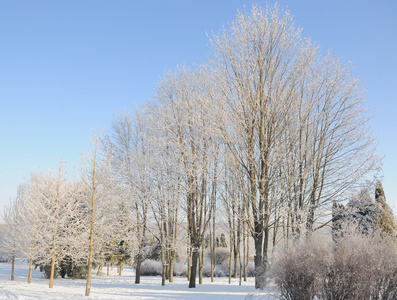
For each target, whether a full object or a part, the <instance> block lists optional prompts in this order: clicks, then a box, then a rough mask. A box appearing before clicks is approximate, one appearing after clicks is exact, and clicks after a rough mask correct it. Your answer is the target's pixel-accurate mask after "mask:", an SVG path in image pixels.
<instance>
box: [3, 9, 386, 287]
mask: <svg viewBox="0 0 397 300" xmlns="http://www.w3.org/2000/svg"><path fill="white" fill-rule="evenodd" d="M210 41H211V44H212V50H213V55H212V56H211V58H210V59H209V60H208V62H206V63H204V64H202V65H200V66H199V67H197V68H195V69H194V70H189V69H188V68H186V67H180V68H178V69H177V70H176V71H174V72H170V73H168V74H167V75H165V76H164V77H163V79H162V80H160V82H159V83H158V87H157V90H156V94H155V98H154V100H153V101H151V102H150V103H147V104H145V105H143V106H142V107H141V108H139V109H137V110H136V111H135V112H133V113H124V114H122V115H120V116H119V117H117V118H116V119H115V120H114V122H113V124H112V127H111V128H110V130H109V131H108V133H107V134H106V135H105V136H103V137H102V138H101V141H100V140H99V137H98V136H96V137H95V138H94V139H93V141H92V149H91V150H92V151H91V155H89V156H87V157H85V158H84V159H83V162H84V164H83V167H82V173H81V176H80V179H79V180H77V181H76V182H75V183H69V182H68V181H66V180H65V179H64V175H63V166H62V164H61V166H60V169H59V171H58V172H57V173H56V174H50V175H48V176H47V177H46V176H43V175H41V174H36V175H34V176H32V179H31V182H30V185H29V186H28V187H24V188H22V189H21V190H20V192H19V195H18V198H17V202H21V204H20V205H21V207H23V211H24V212H23V213H20V212H19V210H14V209H13V210H12V214H14V213H15V216H13V217H12V218H11V220H18V218H21V219H22V221H21V222H24V223H22V224H26V225H25V226H22V227H21V228H22V231H24V230H26V232H24V233H27V232H28V229H29V230H32V231H33V232H32V233H29V234H28V236H29V237H30V238H29V239H28V238H26V242H27V243H28V244H29V245H30V249H31V250H32V252H33V251H35V244H36V243H41V242H40V241H41V239H43V235H47V234H48V235H49V237H48V238H47V237H46V239H45V240H46V242H45V244H46V245H47V250H46V251H47V252H46V254H43V258H45V259H49V258H51V265H52V266H53V265H55V264H56V262H57V259H59V258H60V257H62V256H63V252H62V253H61V251H69V252H68V253H71V252H73V253H76V252H79V253H81V257H80V258H77V260H85V261H88V272H89V273H88V279H87V290H86V295H89V289H90V277H91V269H92V262H93V260H94V259H95V257H100V253H104V251H105V250H103V249H104V247H111V246H110V245H112V242H113V241H118V242H120V239H119V238H118V237H119V236H118V234H121V236H122V238H121V239H122V240H123V241H126V242H127V241H130V240H131V241H133V243H134V245H135V246H136V254H137V255H136V272H137V276H136V283H139V280H140V279H139V274H140V273H139V270H140V265H141V262H142V260H143V259H144V249H145V245H146V244H147V239H148V233H149V232H152V233H153V232H155V236H156V238H157V239H158V242H159V244H160V246H161V261H162V263H163V284H164V283H165V277H166V274H169V275H168V276H169V277H170V280H171V281H172V274H173V271H172V268H173V264H174V261H175V258H176V254H177V251H176V249H177V244H178V242H179V241H180V236H181V234H180V232H181V231H182V232H186V235H187V241H186V245H187V249H188V253H189V255H188V257H189V268H190V272H189V274H190V276H189V287H195V284H196V274H197V273H199V274H201V272H200V271H201V270H202V266H203V260H204V255H203V253H204V245H205V237H206V235H207V234H210V237H211V238H210V239H209V242H210V244H211V249H212V253H213V254H212V256H211V265H212V267H213V266H214V265H215V244H216V242H215V237H216V231H217V224H220V223H221V222H223V223H225V224H227V228H228V229H229V233H230V234H229V240H230V243H229V245H230V254H231V256H233V257H234V262H235V263H234V266H235V271H234V273H235V276H237V266H240V269H241V268H244V266H245V265H246V264H247V262H248V256H249V255H248V253H249V250H248V249H247V248H248V245H249V243H248V242H247V240H248V237H250V238H251V239H252V240H253V243H254V252H255V255H254V262H255V276H256V280H255V287H256V288H262V287H263V284H264V281H263V280H262V278H261V277H262V276H263V274H264V273H265V272H266V269H267V265H268V256H269V249H271V247H272V246H274V245H276V244H277V243H278V242H279V241H280V240H283V241H284V242H285V243H288V241H290V240H291V239H295V238H296V237H299V235H301V234H302V231H305V232H309V233H310V232H312V231H314V230H316V229H317V228H319V227H321V226H322V225H321V224H320V223H321V222H322V220H324V218H325V216H326V215H327V214H330V213H331V212H332V204H333V203H335V202H336V203H337V202H340V201H345V200H347V199H348V198H349V196H348V193H349V192H350V191H354V190H355V189H356V188H358V187H360V186H362V185H363V184H365V183H366V182H367V180H368V179H371V178H372V176H373V175H374V174H375V173H376V171H377V170H378V168H379V159H378V157H377V156H376V155H375V154H374V151H375V144H374V139H373V138H372V137H371V135H370V132H371V131H370V128H369V123H368V122H369V119H370V116H369V115H368V113H367V111H366V109H365V107H364V101H365V96H364V95H363V90H362V89H361V88H360V86H359V85H358V81H357V80H356V79H354V78H353V77H352V75H351V72H350V66H345V65H343V64H342V63H341V62H340V61H339V59H337V58H336V57H334V56H333V55H330V54H327V55H322V54H321V53H320V51H319V48H318V47H317V46H316V45H314V44H313V43H311V42H310V40H307V39H303V38H301V36H300V29H297V28H296V27H295V26H294V23H293V22H292V18H291V15H290V14H289V12H288V11H286V12H282V11H280V10H279V9H278V7H277V6H275V7H266V9H265V10H262V9H261V8H258V7H256V6H254V7H253V8H252V11H251V13H240V14H238V16H237V19H236V21H235V22H233V23H231V24H230V26H229V27H227V28H225V29H224V30H223V31H221V32H220V33H219V34H214V36H213V37H212V38H211V39H210ZM98 147H100V149H99V148H98ZM99 152H101V155H100V156H99ZM67 186H71V187H70V188H66V187H67ZM22 199H29V201H30V202H29V201H25V200H22ZM37 199H39V202H40V201H42V202H40V203H42V204H36V202H37V201H36V200H37ZM25 202H26V203H25ZM18 205H19V204H18ZM39 205H40V206H39ZM25 218H26V220H25ZM12 222H14V221H12ZM18 222H19V221H18ZM34 222H37V224H38V225H37V227H36V225H35V226H33V225H32V224H35V223H34ZM43 224H45V226H48V227H45V228H41V227H40V226H44V225H43ZM316 224H318V225H316ZM23 228H25V229H23ZM26 228H27V229H26ZM69 232H71V233H70V234H71V235H72V236H76V238H75V239H76V241H80V242H81V245H85V248H86V249H87V250H85V251H78V249H83V248H78V249H77V248H73V247H77V246H74V244H72V243H70V244H69V242H67V243H65V242H64V241H63V236H64V235H65V236H67V235H68V234H69ZM21 234H22V233H21ZM14 236H17V235H14ZM241 247H242V248H243V249H242V250H241ZM25 249H28V248H27V247H25ZM65 249H67V250H65ZM241 254H242V255H241ZM241 256H243V257H241ZM27 257H30V256H27ZM230 261H232V259H230ZM240 273H241V272H240ZM212 274H213V271H212ZM50 286H51V283H50Z"/></svg>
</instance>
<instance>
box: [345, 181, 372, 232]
mask: <svg viewBox="0 0 397 300" xmlns="http://www.w3.org/2000/svg"><path fill="white" fill-rule="evenodd" d="M346 210H347V212H346V213H345V217H344V219H345V223H346V224H352V225H353V226H354V227H355V228H356V230H357V232H358V233H362V234H368V233H371V232H373V231H374V230H376V228H377V225H376V221H377V218H378V216H379V210H378V208H377V207H376V204H375V202H374V200H373V199H372V197H371V195H370V194H369V192H368V191H367V190H366V189H363V190H361V191H360V192H358V193H357V194H355V195H353V196H352V197H351V199H350V200H349V202H348V203H347V204H346Z"/></svg>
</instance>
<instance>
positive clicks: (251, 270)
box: [247, 261, 255, 277]
mask: <svg viewBox="0 0 397 300" xmlns="http://www.w3.org/2000/svg"><path fill="white" fill-rule="evenodd" d="M247 276H248V277H255V263H254V262H253V261H250V262H248V266H247Z"/></svg>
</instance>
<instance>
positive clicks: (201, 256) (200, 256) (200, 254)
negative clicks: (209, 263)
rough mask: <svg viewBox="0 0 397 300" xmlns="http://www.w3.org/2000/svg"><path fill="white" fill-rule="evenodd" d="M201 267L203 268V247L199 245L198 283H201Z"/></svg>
mask: <svg viewBox="0 0 397 300" xmlns="http://www.w3.org/2000/svg"><path fill="white" fill-rule="evenodd" d="M203 268H204V249H203V247H201V249H200V252H199V284H203Z"/></svg>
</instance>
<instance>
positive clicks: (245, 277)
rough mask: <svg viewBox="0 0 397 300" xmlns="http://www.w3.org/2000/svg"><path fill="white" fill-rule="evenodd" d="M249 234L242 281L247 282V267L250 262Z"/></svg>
mask: <svg viewBox="0 0 397 300" xmlns="http://www.w3.org/2000/svg"><path fill="white" fill-rule="evenodd" d="M249 238H250V237H249V234H247V238H246V240H247V255H246V261H245V262H244V264H245V267H244V281H247V276H248V265H249V261H250V240H249Z"/></svg>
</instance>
